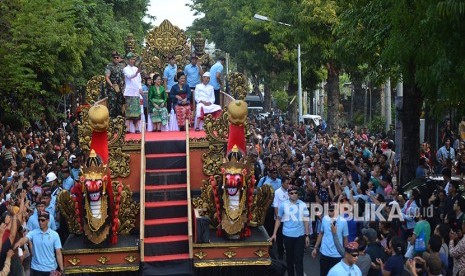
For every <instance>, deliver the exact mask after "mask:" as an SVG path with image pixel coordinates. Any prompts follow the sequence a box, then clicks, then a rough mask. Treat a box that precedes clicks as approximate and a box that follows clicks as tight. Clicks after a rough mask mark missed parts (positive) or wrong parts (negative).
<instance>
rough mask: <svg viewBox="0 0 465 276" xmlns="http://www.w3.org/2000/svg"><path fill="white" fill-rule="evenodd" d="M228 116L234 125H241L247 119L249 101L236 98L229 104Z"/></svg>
mask: <svg viewBox="0 0 465 276" xmlns="http://www.w3.org/2000/svg"><path fill="white" fill-rule="evenodd" d="M228 118H229V121H230V122H231V123H232V124H234V125H241V124H244V123H245V120H246V119H247V103H246V102H244V101H242V100H234V101H232V102H230V103H229V104H228Z"/></svg>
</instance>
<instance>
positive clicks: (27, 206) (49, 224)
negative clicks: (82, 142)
mask: <svg viewBox="0 0 465 276" xmlns="http://www.w3.org/2000/svg"><path fill="white" fill-rule="evenodd" d="M0 148H1V154H0V183H1V185H0V214H1V217H0V236H1V237H2V244H1V250H0V275H60V274H61V271H62V270H63V263H62V255H61V246H62V242H64V240H65V238H66V233H67V230H66V228H67V226H66V223H64V222H62V223H60V214H59V211H58V210H57V208H56V197H57V195H58V193H59V192H60V191H61V190H62V189H68V190H69V189H71V187H72V186H73V185H74V180H77V178H78V176H79V171H80V169H79V168H80V164H81V162H82V159H83V153H82V151H81V150H80V148H79V146H78V137H77V121H76V118H74V117H72V116H69V117H67V119H66V120H62V121H61V122H59V123H58V124H56V125H54V126H49V125H48V124H47V121H46V120H40V121H38V122H36V123H35V124H34V125H33V126H31V127H28V128H23V129H21V130H13V129H12V128H11V126H9V125H5V124H3V123H1V122H0ZM44 237H46V238H45V239H44Z"/></svg>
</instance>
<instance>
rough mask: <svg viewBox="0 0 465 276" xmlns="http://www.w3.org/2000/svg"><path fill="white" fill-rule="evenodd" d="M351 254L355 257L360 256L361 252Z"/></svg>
mask: <svg viewBox="0 0 465 276" xmlns="http://www.w3.org/2000/svg"><path fill="white" fill-rule="evenodd" d="M350 255H351V256H352V257H354V258H357V257H358V256H359V254H357V253H352V254H350Z"/></svg>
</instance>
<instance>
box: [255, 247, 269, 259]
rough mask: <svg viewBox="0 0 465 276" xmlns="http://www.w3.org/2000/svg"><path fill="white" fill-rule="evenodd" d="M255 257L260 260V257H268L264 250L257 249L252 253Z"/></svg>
mask: <svg viewBox="0 0 465 276" xmlns="http://www.w3.org/2000/svg"><path fill="white" fill-rule="evenodd" d="M254 253H255V255H257V256H258V257H260V258H262V257H266V256H267V255H268V251H266V250H263V249H258V250H257V251H255V252H254Z"/></svg>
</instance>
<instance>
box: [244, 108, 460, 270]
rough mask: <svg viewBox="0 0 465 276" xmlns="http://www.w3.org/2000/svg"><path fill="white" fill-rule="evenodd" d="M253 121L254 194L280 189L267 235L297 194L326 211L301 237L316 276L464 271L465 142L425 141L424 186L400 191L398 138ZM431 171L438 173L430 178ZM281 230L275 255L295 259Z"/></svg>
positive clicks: (450, 135)
mask: <svg viewBox="0 0 465 276" xmlns="http://www.w3.org/2000/svg"><path fill="white" fill-rule="evenodd" d="M251 123H252V124H253V126H254V127H253V129H254V133H253V137H252V138H251V139H250V140H249V141H248V142H249V143H248V151H249V155H250V156H249V158H250V159H251V160H252V162H254V174H255V178H256V179H257V188H259V187H261V186H263V185H271V186H272V187H273V189H274V191H275V199H274V201H273V204H272V207H271V208H270V211H269V214H268V216H267V218H266V221H265V228H266V229H267V231H268V233H269V234H270V236H271V235H272V234H273V225H274V224H275V220H278V219H279V221H283V218H281V217H279V215H278V214H282V213H283V212H282V210H281V209H280V208H283V206H286V205H285V204H283V202H285V201H286V200H287V199H290V198H291V194H292V193H293V191H294V190H297V191H298V194H299V199H300V200H302V201H304V202H305V203H306V204H307V205H308V206H312V205H315V204H319V205H322V206H324V207H325V209H323V210H322V211H321V212H320V211H317V212H315V209H313V208H311V207H310V223H309V229H308V230H306V231H305V234H309V236H310V239H311V246H310V251H311V255H312V256H313V257H318V259H319V263H320V275H336V274H338V273H339V274H340V272H344V273H343V274H341V275H348V273H350V275H409V273H410V275H454V276H455V275H465V238H464V235H463V233H464V231H465V228H463V227H465V223H464V221H465V220H464V218H465V216H464V213H463V212H465V199H464V197H462V194H461V191H462V189H463V188H462V179H461V178H460V173H463V168H462V167H463V162H461V161H460V160H461V159H462V158H464V157H465V151H464V141H463V140H462V138H461V136H454V132H453V131H451V130H450V129H449V130H448V131H447V129H446V128H445V130H444V131H443V133H445V134H444V135H442V136H441V137H442V138H441V139H442V141H441V142H442V143H443V145H444V146H443V147H442V148H441V149H439V150H437V151H436V152H435V151H434V150H433V149H431V148H430V146H429V144H428V143H424V144H422V148H421V151H420V152H421V154H420V156H419V163H420V165H419V167H418V169H417V176H418V177H420V178H421V177H422V178H424V179H425V180H424V181H420V182H419V183H427V184H424V186H421V185H420V186H418V187H414V188H410V189H405V190H404V189H403V187H401V186H400V185H398V181H397V179H398V174H397V172H398V164H397V162H396V158H395V156H396V154H395V152H394V150H395V145H394V141H392V140H391V137H393V135H392V133H383V132H380V133H373V132H370V131H369V130H368V129H367V128H361V129H360V128H357V127H342V128H340V129H339V130H338V131H334V132H331V133H330V132H327V131H326V130H325V124H324V122H321V121H320V122H319V124H313V123H311V124H308V125H305V124H303V123H300V124H298V125H297V124H293V123H291V122H289V121H288V120H287V119H286V118H285V117H284V116H279V115H275V116H271V115H269V116H268V117H264V116H253V118H251ZM449 125H450V124H449ZM464 125H465V124H464ZM464 130H465V127H464ZM441 142H440V143H441ZM454 151H455V152H457V154H456V155H454ZM457 156H458V157H457ZM441 158H442V159H441ZM435 174H438V175H439V176H440V177H439V178H436V181H434V182H431V183H429V182H427V180H426V178H427V177H433V176H436V175H435ZM431 185H434V187H433V188H432V187H430V186H431ZM291 191H292V192H291ZM288 192H289V194H288ZM325 204H326V205H325ZM347 206H351V207H352V210H349V211H347ZM355 206H357V208H356V207H355ZM343 208H346V209H343ZM342 210H345V211H346V212H343V211H342ZM373 210H379V211H380V213H379V215H380V216H373V213H374V212H373ZM278 211H279V212H278ZM312 211H313V212H312ZM351 212H352V216H349V213H351ZM354 213H356V214H354ZM393 214H394V215H395V214H397V215H398V216H393ZM375 215H376V214H375ZM357 217H358V218H362V219H357ZM290 219H292V218H290ZM284 223H285V222H284ZM284 225H286V224H284ZM280 231H281V233H282V231H283V230H282V228H281V229H280ZM284 232H285V231H284ZM277 234H278V235H276V237H273V240H275V239H276V243H277V244H276V246H273V248H274V249H273V250H272V253H273V254H272V255H274V256H273V258H275V259H278V260H283V259H284V258H285V257H288V256H292V255H289V254H288V252H287V250H286V248H285V247H286V246H285V245H286V242H285V241H286V236H285V235H284V243H283V235H282V234H281V238H280V237H279V232H278V233H277ZM305 258H306V257H305V256H304V262H306V261H307V262H308V261H310V260H305ZM286 263H287V266H288V268H289V266H294V265H295V266H297V264H298V263H299V262H296V260H289V259H287V258H286ZM293 270H294V269H293V268H292V271H293ZM295 270H296V271H298V269H297V267H296V269H295ZM288 271H289V269H288ZM328 273H329V274H328ZM296 275H297V274H296Z"/></svg>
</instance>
